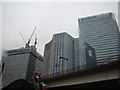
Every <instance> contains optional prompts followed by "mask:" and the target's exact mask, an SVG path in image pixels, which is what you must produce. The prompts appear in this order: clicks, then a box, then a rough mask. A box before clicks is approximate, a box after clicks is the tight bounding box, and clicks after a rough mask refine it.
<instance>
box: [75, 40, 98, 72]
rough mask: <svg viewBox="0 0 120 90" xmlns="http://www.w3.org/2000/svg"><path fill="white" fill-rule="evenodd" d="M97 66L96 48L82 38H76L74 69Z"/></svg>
mask: <svg viewBox="0 0 120 90" xmlns="http://www.w3.org/2000/svg"><path fill="white" fill-rule="evenodd" d="M95 66H96V55H95V50H94V48H92V47H91V46H90V45H88V44H87V43H86V42H84V41H83V40H81V38H75V39H74V71H79V70H83V69H87V68H91V67H95Z"/></svg>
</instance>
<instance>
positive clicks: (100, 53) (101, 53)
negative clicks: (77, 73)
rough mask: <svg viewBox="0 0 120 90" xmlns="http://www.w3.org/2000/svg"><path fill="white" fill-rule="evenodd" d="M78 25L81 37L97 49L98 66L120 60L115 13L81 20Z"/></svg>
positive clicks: (119, 43)
mask: <svg viewBox="0 0 120 90" xmlns="http://www.w3.org/2000/svg"><path fill="white" fill-rule="evenodd" d="M78 23H79V31H80V33H79V35H80V37H81V38H82V39H83V40H84V41H85V42H87V43H88V44H89V45H90V46H92V47H93V48H94V49H95V53H96V59H97V64H98V65H99V64H105V63H108V62H112V61H115V60H118V59H119V58H120V57H119V54H120V35H119V29H118V26H117V23H116V20H115V16H114V14H113V13H104V14H99V15H94V16H90V17H84V18H79V19H78Z"/></svg>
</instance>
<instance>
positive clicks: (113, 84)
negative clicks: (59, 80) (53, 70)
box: [49, 79, 120, 90]
mask: <svg viewBox="0 0 120 90" xmlns="http://www.w3.org/2000/svg"><path fill="white" fill-rule="evenodd" d="M81 88H120V79H113V80H106V81H99V82H93V83H85V84H76V85H69V86H62V87H54V88H49V90H66V89H74V90H80V89H81Z"/></svg>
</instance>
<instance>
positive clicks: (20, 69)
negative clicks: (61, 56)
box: [2, 46, 42, 86]
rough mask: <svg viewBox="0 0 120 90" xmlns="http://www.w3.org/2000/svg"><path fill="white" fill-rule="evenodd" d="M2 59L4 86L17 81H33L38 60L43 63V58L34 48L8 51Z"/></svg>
mask: <svg viewBox="0 0 120 90" xmlns="http://www.w3.org/2000/svg"><path fill="white" fill-rule="evenodd" d="M4 53H6V55H5V56H4V57H3V58H2V63H3V65H4V66H3V72H2V84H3V86H4V85H7V84H9V83H10V82H12V81H14V80H17V79H25V80H27V81H28V82H29V81H30V80H31V79H32V75H33V73H34V71H35V63H36V60H37V59H39V60H40V61H42V56H41V55H40V54H39V53H38V52H37V51H36V49H35V48H34V47H32V46H30V47H28V48H20V49H12V50H7V51H5V52H4Z"/></svg>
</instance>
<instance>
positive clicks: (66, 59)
mask: <svg viewBox="0 0 120 90" xmlns="http://www.w3.org/2000/svg"><path fill="white" fill-rule="evenodd" d="M60 60H65V65H64V67H65V68H64V70H66V69H67V68H66V61H68V58H65V57H60ZM59 62H60V61H59Z"/></svg>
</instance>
